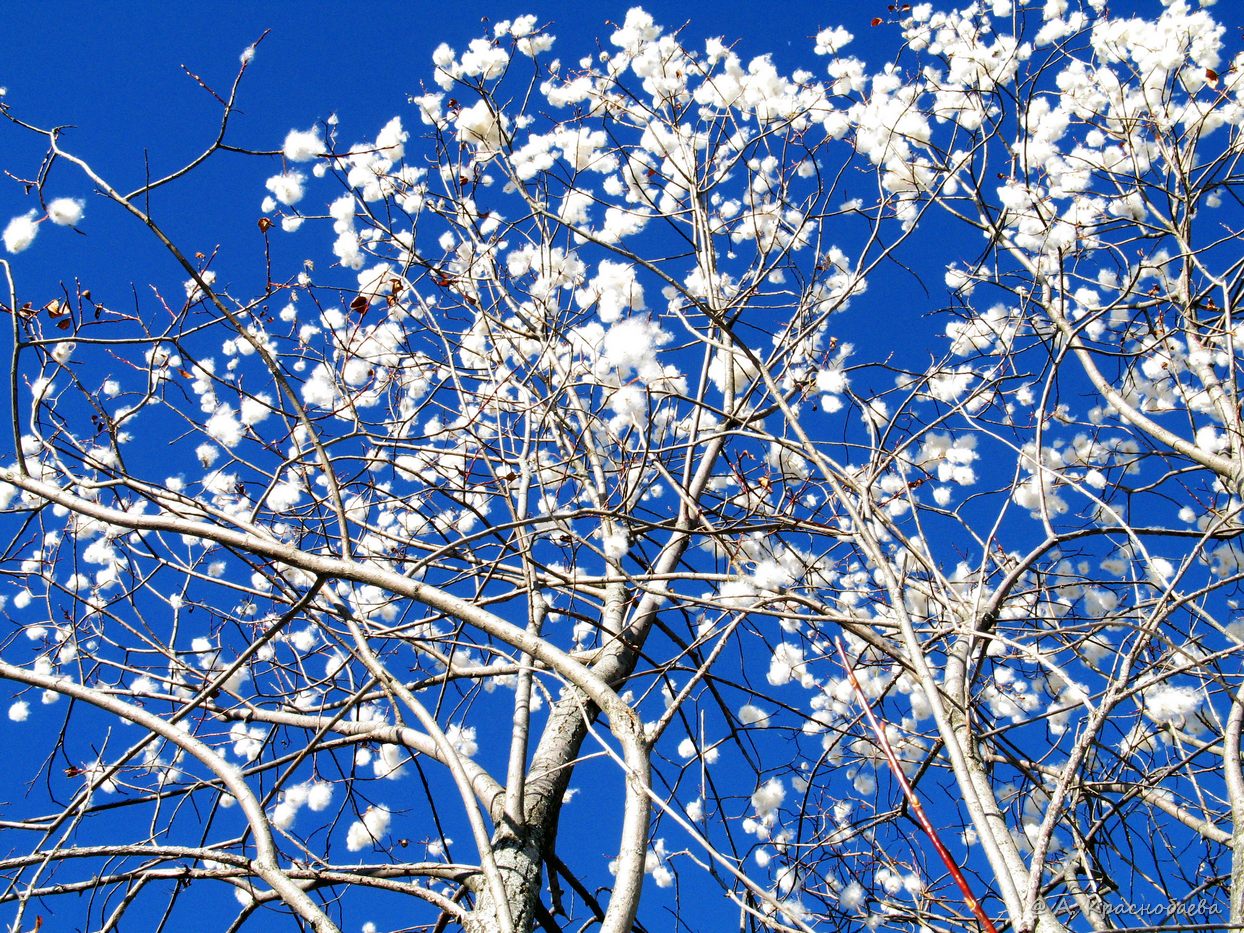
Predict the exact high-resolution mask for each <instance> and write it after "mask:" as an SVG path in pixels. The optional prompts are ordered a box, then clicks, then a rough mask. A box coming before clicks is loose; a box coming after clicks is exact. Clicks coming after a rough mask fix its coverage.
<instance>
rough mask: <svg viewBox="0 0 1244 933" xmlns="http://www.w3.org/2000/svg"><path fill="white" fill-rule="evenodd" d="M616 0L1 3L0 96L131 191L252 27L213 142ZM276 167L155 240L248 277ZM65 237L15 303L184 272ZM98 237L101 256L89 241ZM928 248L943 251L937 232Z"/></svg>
mask: <svg viewBox="0 0 1244 933" xmlns="http://www.w3.org/2000/svg"><path fill="white" fill-rule="evenodd" d="M1237 3H1239V0H1224V2H1222V3H1220V4H1219V5H1218V6H1217V7H1215V9H1214V13H1215V15H1216V16H1218V17H1219V18H1221V19H1223V20H1224V21H1226V22H1228V23H1230V24H1232V33H1231V34H1230V39H1231V41H1232V42H1233V43H1235V44H1236V45H1238V39H1239V32H1238V26H1239V23H1240V22H1241V19H1242V18H1244V12H1241V10H1239V9H1234V8H1233V7H1234V5H1235V4H1237ZM629 5H630V4H626V3H601V2H564V0H538V2H528V3H521V2H514V3H509V2H504V3H496V2H480V0H470V2H458V3H444V2H435V3H427V2H391V0H385V2H368V3H325V2H306V3H241V2H230V3H196V4H188V3H169V4H155V3H141V4H140V3H126V2H119V3H110V4H105V3H85V2H78V3H70V2H49V3H40V4H19V3H16V2H10V3H8V4H4V5H2V6H0V35H2V36H3V37H4V46H3V47H4V48H5V49H6V55H5V59H4V61H3V62H2V63H0V86H5V87H7V89H8V94H7V97H6V98H5V100H6V102H7V103H8V104H9V105H10V106H11V107H12V108H13V111H14V113H16V114H18V115H20V116H21V117H22V118H23V119H26V120H29V121H31V122H35V123H39V124H42V125H45V126H50V125H53V124H73V125H74V127H75V128H74V129H73V130H72V131H71V132H69V133H68V134H67V135H66V137H65V145H66V146H67V147H68V148H70V149H72V150H73V151H75V152H77V153H79V154H81V155H83V156H85V157H87V158H88V159H89V160H90V161H91V162H92V163H93V164H95V165H96V167H97V168H99V169H100V171H101V172H102V173H103V174H104V175H105V176H107V177H109V178H111V179H112V180H114V181H116V183H117V184H118V185H120V186H122V187H132V186H137V185H138V184H140V183H141V182H142V180H143V177H144V172H145V171H146V168H145V166H146V165H147V164H149V166H150V173H151V174H152V175H153V176H158V175H160V174H162V173H164V172H167V171H168V170H170V169H172V168H174V167H176V166H178V165H180V164H182V163H184V162H185V161H186V160H187V159H189V158H191V157H193V156H194V155H195V154H196V153H198V152H199V151H200V150H201V149H202V148H203V146H204V145H206V144H207V143H208V142H209V141H210V140H211V138H212V137H213V135H214V133H215V130H216V126H217V122H218V118H219V109H220V108H219V105H218V103H217V102H216V101H215V100H213V99H212V98H211V97H210V96H209V95H208V94H206V93H204V91H203V90H201V89H200V88H199V87H198V86H196V84H195V82H194V81H193V80H192V79H190V78H189V77H187V76H186V75H185V74H184V73H183V71H182V66H183V65H185V66H186V67H187V68H188V69H189V70H190V71H192V72H194V73H196V74H197V75H199V76H201V77H202V79H203V80H204V81H205V82H206V83H207V84H208V85H210V86H211V87H213V88H214V89H216V90H217V91H219V92H223V91H224V90H226V89H227V88H228V85H229V83H230V81H231V79H232V78H233V76H234V74H235V73H236V71H237V68H238V62H239V54H240V53H241V52H242V50H243V49H244V48H246V47H247V46H248V45H249V44H250V43H252V42H253V41H255V40H256V39H257V38H258V37H259V36H260V35H261V34H262V33H263V32H264V31H265V30H269V29H270V30H271V34H270V35H269V36H268V37H267V38H266V39H265V41H264V43H263V45H262V46H261V48H260V50H259V53H258V55H257V56H256V58H255V60H254V63H253V65H252V67H251V69H250V71H249V73H248V76H247V80H246V82H245V84H244V86H243V90H242V94H241V96H240V104H239V109H240V112H239V115H238V117H237V119H236V121H235V124H234V126H233V128H232V130H231V133H230V136H229V140H230V141H231V142H232V143H233V144H235V145H240V146H246V147H253V148H255V149H275V148H279V146H280V144H281V141H282V140H283V139H284V137H285V134H286V132H287V131H288V130H290V129H291V128H306V127H309V126H311V125H312V124H313V123H314V122H316V121H319V120H323V119H324V118H326V117H327V116H329V115H330V114H332V113H337V114H339V115H340V117H341V120H342V124H343V125H344V126H345V127H348V129H347V130H346V136H347V137H348V138H363V137H366V136H369V134H373V135H374V133H375V132H376V130H377V129H378V128H379V127H380V126H382V125H383V124H384V123H385V122H386V121H387V120H389V119H390V118H391V117H392V116H394V115H396V114H401V115H402V116H403V117H404V119H405V121H406V123H407V126H408V127H411V128H412V129H413V128H414V126H415V125H416V124H417V120H416V119H415V118H413V116H412V114H411V108H410V107H409V105H408V104H407V103H406V95H407V94H409V93H412V92H418V91H419V90H420V88H421V84H422V83H424V82H427V83H429V84H430V77H431V67H430V61H431V54H432V50H433V49H434V48H435V47H436V45H437V44H439V43H440V42H442V41H447V42H449V43H450V44H451V45H454V46H455V47H457V48H461V46H462V45H463V44H464V43H465V42H466V41H467V40H468V39H470V38H472V37H474V36H477V35H480V34H482V33H484V32H486V31H488V28H489V27H488V26H486V25H483V24H481V19H482V18H484V17H488V18H489V19H502V18H511V17H513V16H515V15H518V14H522V13H526V12H534V13H536V14H537V15H539V16H541V17H542V18H544V19H546V20H549V21H553V22H554V24H555V25H554V27H553V30H552V31H553V32H554V33H555V34H556V35H558V37H559V38H558V43H557V45H556V46H555V47H554V50H553V53H554V54H560V55H564V56H566V57H567V58H569V59H577V58H578V57H579V56H580V55H582V54H584V53H585V52H587V51H590V49H591V48H592V46H591V44H590V42H591V39H592V38H593V37H597V36H607V34H608V32H609V31H610V30H609V28H608V27H607V26H606V25H605V23H606V21H608V20H614V21H619V20H621V19H622V18H623V17H624V16H625V12H626V9H627V7H628V6H629ZM939 5H941V4H939ZM1241 5H1242V6H1244V4H1241ZM645 6H646V8H647V9H648V10H649V11H651V12H652V13H653V14H654V16H655V17H656V18H657V20H658V21H659V22H661V23H662V24H664V25H666V26H671V25H677V24H680V23H683V22H688V23H689V25H688V27H687V32H686V34H685V35H686V37H687V39H688V42H689V43H695V42H697V41H698V40H700V39H702V38H704V37H708V36H724V37H725V38H726V40H727V41H732V40H734V39H739V40H740V41H741V46H740V51H741V53H742V56H743V58H744V60H745V61H746V60H747V59H749V58H751V57H752V56H754V55H760V54H764V53H771V54H772V55H773V56H774V59H775V60H776V61H777V62H778V64H779V66H780V67H782V68H784V69H789V68H793V67H797V66H803V67H809V68H814V67H816V65H817V60H816V59H815V58H814V57H813V56H812V54H811V46H812V41H811V37H812V36H813V35H814V34H815V33H816V32H817V31H818V30H819V29H821V28H823V27H825V26H829V25H843V26H845V27H846V28H847V29H849V30H850V31H851V32H853V33H854V34H855V36H856V43H855V44H854V45H853V46H852V47H851V48H850V51H851V52H853V53H854V54H857V55H860V56H863V57H866V58H869V59H870V60H871V61H872V63H873V64H874V65H875V64H877V63H879V62H880V61H883V60H885V59H886V58H888V57H890V55H891V54H893V52H895V51H896V50H897V42H898V30H897V27H894V26H891V25H888V24H884V23H883V24H881V25H879V26H876V27H874V26H871V25H870V23H871V21H872V19H873V18H874V17H877V16H881V17H885V16H886V15H887V11H886V4H885V3H884V2H883V0H873V2H867V3H865V2H853V0H844V2H833V0H826V2H818V3H808V2H790V3H784V4H771V5H764V4H761V3H759V2H756V0H715V2H711V3H676V2H668V0H663V2H660V3H648V4H645ZM1144 6H1145V8H1146V9H1157V7H1158V4H1157V3H1156V0H1155V2H1152V3H1146V4H1144ZM416 132H417V130H416ZM0 154H2V155H0V167H3V168H5V169H8V170H10V171H14V172H19V173H27V174H28V175H33V173H35V172H36V171H37V170H38V166H39V161H40V157H41V155H42V146H41V145H40V143H39V141H38V140H37V139H34V138H32V137H30V136H28V135H23V134H20V133H17V132H16V131H14V130H13V129H12V128H11V127H9V126H7V125H0ZM148 160H149V162H148ZM278 164H279V163H278V162H277V161H276V160H275V159H271V160H267V159H244V158H241V157H235V156H230V155H228V154H221V155H218V156H217V157H215V158H213V160H212V161H211V163H209V164H208V165H207V166H204V168H203V170H202V171H201V172H200V173H198V175H197V180H195V181H193V182H192V183H191V184H188V185H185V186H180V187H179V186H174V187H173V188H170V189H169V190H167V191H162V192H160V193H159V194H158V195H157V197H158V198H160V199H161V202H160V205H159V206H160V211H159V213H160V216H161V217H162V218H171V220H170V232H171V233H172V234H173V235H174V238H175V239H177V240H178V241H179V242H182V243H184V244H185V245H186V246H187V248H189V249H191V250H194V249H199V250H203V251H205V252H210V251H211V250H212V249H214V248H215V247H216V246H217V245H219V244H224V246H225V249H226V250H228V249H231V248H234V246H235V244H238V243H239V242H244V243H249V244H250V246H248V247H247V248H245V249H239V250H238V251H237V252H238V253H240V254H241V255H240V256H237V255H235V256H233V257H230V263H229V265H228V269H229V270H230V271H229V274H230V275H231V276H236V277H237V278H238V279H239V281H243V280H244V275H245V274H248V273H250V272H257V271H258V269H259V267H258V265H257V262H258V258H257V252H256V250H255V249H254V248H253V247H254V244H255V243H256V242H257V240H258V234H257V233H256V229H255V221H256V219H257V218H258V217H259V202H260V200H261V198H262V197H263V179H264V178H266V177H267V176H268V175H271V174H272V173H273V172H274V171H276V168H275V166H276V165H278ZM59 171H60V174H59V175H58V176H57V177H56V179H54V183H53V184H52V185H51V186H50V187H49V190H48V194H49V195H50V196H58V195H69V196H74V197H85V196H87V195H88V194H89V185H88V184H87V183H86V181H85V180H83V179H82V178H81V177H79V176H76V175H73V174H71V172H70V171H69V170H67V169H61V170H59ZM31 206H32V202H31V200H30V199H28V198H26V197H25V196H24V193H23V191H22V188H21V186H20V185H19V184H17V183H15V182H14V181H12V180H11V179H7V178H0V227H2V226H3V224H4V223H5V222H6V221H7V219H8V218H9V217H12V216H15V215H18V214H21V213H24V212H25V211H26V210H28V209H29V208H30V207H31ZM82 233H83V234H84V237H75V236H73V235H71V234H69V233H67V232H66V231H63V230H58V231H48V232H45V233H43V234H41V239H40V242H38V243H37V244H36V245H35V247H33V248H32V249H31V250H30V251H28V252H27V253H25V254H23V255H22V256H21V257H19V259H18V260H17V261H16V262H15V268H16V269H17V270H18V274H19V276H20V283H21V286H22V288H23V290H24V292H26V293H27V294H28V296H29V297H32V298H33V297H35V296H36V295H44V296H46V295H48V294H49V293H52V292H53V290H54V289H55V288H56V285H57V283H58V282H61V281H71V280H72V278H73V277H74V276H81V277H82V280H83V282H84V284H86V285H88V286H89V287H91V288H92V289H94V290H95V291H96V293H97V295H101V294H103V293H104V292H105V291H111V292H112V293H113V295H114V296H115V295H126V294H128V292H129V288H130V284H131V283H133V284H134V285H135V286H136V287H137V288H139V289H143V288H145V287H146V284H147V283H150V282H161V283H163V287H166V288H171V289H178V290H179V289H180V283H181V282H182V280H184V278H185V275H184V273H182V272H181V270H179V269H177V268H176V267H174V266H173V264H172V263H171V261H170V259H169V257H168V256H167V254H165V253H163V251H162V250H160V249H158V248H157V246H156V245H155V244H154V242H153V241H152V240H151V238H150V237H149V236H148V235H147V234H146V233H145V231H143V230H142V229H140V228H139V227H138V225H136V224H135V223H133V221H132V220H130V219H128V218H123V217H121V216H120V211H119V210H118V209H116V208H115V207H112V206H109V205H105V204H103V203H102V202H101V200H100V199H98V198H88V204H87V215H86V221H85V222H84V224H83V225H82ZM317 236H318V234H317ZM101 238H102V239H105V240H107V241H108V245H109V246H110V247H111V248H109V249H105V250H100V249H92V248H89V247H90V246H91V245H92V244H96V245H97V244H98V243H99V240H100V239H101ZM242 238H245V239H242ZM321 239H322V238H321ZM976 242H977V245H978V246H979V241H976ZM318 245H320V246H322V245H323V244H322V243H319V244H318ZM939 245H940V248H941V249H942V250H945V251H947V252H949V253H950V254H951V255H953V250H954V249H955V244H954V242H953V240H952V241H949V242H943V243H941V244H939ZM941 259H942V257H941V255H940V254H936V253H928V254H926V255H925V256H924V257H923V262H924V263H925V265H924V266H923V267H922V268H920V269H918V270H917V271H919V272H920V273H921V274H922V276H923V277H924V278H925V279H926V281H927V282H929V283H930V292H927V293H925V296H926V298H927V301H925V302H924V303H923V304H918V303H912V302H910V301H909V302H908V303H907V304H904V305H903V306H902V307H898V308H890V307H887V308H886V309H885V310H886V311H887V312H888V316H887V318H886V320H887V321H888V322H889V326H888V327H886V328H880V327H875V326H873V327H866V326H865V325H867V324H869V322H870V317H872V321H873V323H874V324H875V321H876V317H875V315H876V314H877V313H878V312H877V310H876V308H877V307H878V305H879V304H881V303H884V302H885V299H886V296H887V289H888V288H893V287H894V286H893V285H892V284H887V282H886V278H885V277H884V276H881V277H879V281H878V282H877V283H876V284H875V285H874V286H872V287H871V289H870V298H869V300H870V302H871V304H870V305H869V306H868V309H867V310H865V309H863V308H861V309H860V313H859V314H857V315H856V316H854V317H852V318H851V319H850V321H851V323H850V325H849V326H850V327H853V328H856V329H859V330H860V336H859V337H858V338H857V337H855V336H854V335H849V336H850V337H851V339H858V340H859V341H860V342H867V341H869V340H872V341H874V342H876V343H879V344H881V345H886V344H887V342H893V341H895V340H896V339H897V338H896V337H895V335H896V334H898V333H902V332H903V331H902V322H903V321H904V320H905V319H904V318H903V317H902V316H903V315H905V316H908V317H910V318H918V317H919V316H921V315H923V314H925V313H927V312H930V311H932V310H934V309H936V308H938V307H939V306H941V305H944V304H945V303H946V302H947V300H948V299H947V295H946V292H945V289H944V288H943V287H942V286H941V281H942V277H941V269H940V267H939V265H938V263H939V261H941ZM247 263H250V265H249V266H247ZM903 275H906V273H903ZM910 284H911V283H910V280H908V281H907V282H906V284H905V288H904V293H905V294H907V295H909V296H910V295H912V294H914V292H913V289H912V288H910V287H909V286H910ZM257 285H258V286H261V285H262V279H259V280H252V281H250V282H249V283H243V288H244V289H245V288H255V287H256V286H257ZM44 300H46V298H45V299H44ZM896 322H899V323H897V324H896ZM927 330H928V331H929V332H932V330H933V328H931V327H930V328H928V329H927ZM873 356H874V357H876V354H873ZM2 436H3V435H0V437H2ZM9 443H11V442H8V441H3V440H0V459H4V460H5V461H7V459H8V457H9V456H10V454H9V452H8V451H7V446H8V444H9ZM54 720H55V716H49V719H48V721H49V722H54ZM52 727H53V728H54V726H52ZM20 734H21V733H20V730H19V729H16V728H14V727H13V726H12V724H10V723H8V722H7V721H0V738H5V739H9V738H12V737H15V736H20ZM589 773H590V772H589ZM586 779H587V778H585V780H586ZM4 790H8V788H4ZM572 815H577V814H572ZM563 829H566V831H567V832H568V833H573V832H580V833H583V835H584V836H585V837H587V838H588V841H587V842H586V843H584V844H585V845H592V844H593V843H592V841H591V838H590V837H592V836H593V835H594V834H596V835H598V834H599V824H598V822H597V821H593V820H588V821H586V822H585V823H582V824H579V825H578V827H577V828H576V827H569V828H567V827H563ZM608 835H609V836H610V837H611V838H610V839H609V841H607V842H602V843H600V845H601V846H608V845H613V844H614V843H613V837H614V836H616V833H615V831H614V828H613V827H612V826H610V828H609V831H608ZM650 903H652V904H657V903H659V901H656V900H655V899H654V900H653V901H652V902H650ZM229 906H231V905H229ZM701 909H702V908H701ZM645 912H646V913H647V910H646V911H645ZM648 919H649V923H650V929H653V930H654V931H656V930H661V929H664V927H662V921H663V920H664V918H663V917H662V915H661V914H660V913H659V912H658V911H657V910H652V912H651V913H648ZM257 926H258V925H257ZM701 928H706V927H701ZM53 929H57V928H56V927H53Z"/></svg>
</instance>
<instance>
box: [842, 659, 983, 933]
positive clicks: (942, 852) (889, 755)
mask: <svg viewBox="0 0 1244 933" xmlns="http://www.w3.org/2000/svg"><path fill="white" fill-rule="evenodd" d="M834 645H835V646H836V647H837V648H838V656H839V657H840V658H842V666H843V668H844V669H845V670H846V672H847V679H849V680H850V681H851V688H852V689H853V690H854V691H855V695H856V696H857V697H859V700H860V706H862V707H863V708H864V717H865V718H866V719H867V720H868V725H869V726H870V727H871V728H872V730H873V735H875V736H876V737H877V744H878V745H880V746H881V751H882V753H883V754H884V755H885V758H886V761H888V762H889V763H890V770H891V771H893V772H894V778H895V780H897V781H898V785H899V787H901V788H902V789H903V796H904V797H906V798H907V803H908V804H910V805H911V812H912V813H913V814H914V815H915V817H916V822H917V823H918V824H919V825H920V828H921V829H923V830H924V832H925V835H927V836H928V837H929V840H930V841H931V842H932V843H933V848H935V849H936V850H937V854H938V855H939V856H941V859H942V862H943V863H944V864H945V865H946V869H947V870H948V871H949V872H950V876H951V877H952V878H954V879H955V884H957V885H958V886H959V890H960V891H962V892H963V899H964V901H965V902H966V903H967V905H968V908H969V909H970V910H971V911H972V914H973V916H975V917H976V919H977V921H978V922H979V923H980V925H981V928H982V929H984V930H985V933H998V930H997V927H995V926H994V925H993V921H992V920H990V919H989V918H988V917H987V916H986V915H985V910H984V908H983V907H981V902H980V901H978V900H977V899H976V895H974V894H973V893H972V889H971V888H970V887H969V886H968V879H967V878H965V877H964V876H963V872H962V871H960V870H959V866H958V865H957V864H956V863H955V860H954V858H953V857H952V856H951V854H950V850H949V849H947V848H946V846H945V845H943V844H942V840H941V837H939V836H938V835H937V830H936V829H934V828H933V824H932V823H930V822H929V818H928V816H927V815H926V814H925V812H924V807H923V806H921V805H920V798H919V797H917V796H916V792H915V790H914V789H913V788H912V786H911V782H909V781H908V780H907V775H906V773H904V771H903V766H902V765H901V764H900V763H899V760H898V756H897V755H895V754H894V749H893V748H892V747H891V746H890V740H889V739H888V738H886V734H885V730H884V729H882V728H881V724H880V723H879V722H877V717H876V716H875V715H874V714H873V711H872V707H870V706H869V705H868V698H867V697H866V696H864V689H863V687H861V686H860V682H859V679H858V678H857V677H856V676H855V668H853V667H852V666H851V662H850V660H848V658H847V649H846V648H845V647H843V644H842V639H841V638H835V639H834Z"/></svg>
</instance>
